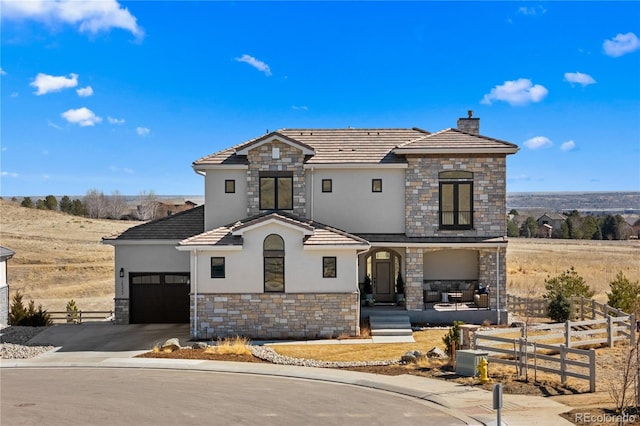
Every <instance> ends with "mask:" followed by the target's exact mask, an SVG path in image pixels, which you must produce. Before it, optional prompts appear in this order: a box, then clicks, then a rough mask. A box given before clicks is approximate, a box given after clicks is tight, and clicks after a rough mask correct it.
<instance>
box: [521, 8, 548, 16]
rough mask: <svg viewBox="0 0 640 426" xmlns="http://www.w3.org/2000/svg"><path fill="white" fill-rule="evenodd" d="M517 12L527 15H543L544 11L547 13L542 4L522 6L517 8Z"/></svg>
mask: <svg viewBox="0 0 640 426" xmlns="http://www.w3.org/2000/svg"><path fill="white" fill-rule="evenodd" d="M518 13H519V14H520V15H528V16H536V15H544V14H545V13H547V9H545V8H544V7H542V6H535V7H525V6H522V7H519V8H518Z"/></svg>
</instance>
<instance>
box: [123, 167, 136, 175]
mask: <svg viewBox="0 0 640 426" xmlns="http://www.w3.org/2000/svg"><path fill="white" fill-rule="evenodd" d="M122 171H123V172H125V173H127V174H130V175H131V174H133V169H130V168H128V167H125V168H124V169H122Z"/></svg>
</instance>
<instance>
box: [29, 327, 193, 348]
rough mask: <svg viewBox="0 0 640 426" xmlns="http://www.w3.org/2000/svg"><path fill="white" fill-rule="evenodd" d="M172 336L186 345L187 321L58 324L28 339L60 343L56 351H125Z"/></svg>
mask: <svg viewBox="0 0 640 426" xmlns="http://www.w3.org/2000/svg"><path fill="white" fill-rule="evenodd" d="M173 337H177V338H178V339H180V345H182V346H186V345H187V342H188V341H189V340H190V335H189V324H132V325H115V324H112V323H85V324H76V325H74V324H59V325H53V326H51V327H49V328H47V329H46V330H44V331H43V332H42V333H40V334H38V335H37V336H35V337H34V338H32V339H31V340H29V342H28V343H29V344H31V345H51V346H59V347H61V348H60V349H59V350H58V352H127V351H148V350H151V349H152V348H153V347H154V346H155V345H159V344H160V345H161V344H162V343H164V342H165V341H166V340H167V339H170V338H173Z"/></svg>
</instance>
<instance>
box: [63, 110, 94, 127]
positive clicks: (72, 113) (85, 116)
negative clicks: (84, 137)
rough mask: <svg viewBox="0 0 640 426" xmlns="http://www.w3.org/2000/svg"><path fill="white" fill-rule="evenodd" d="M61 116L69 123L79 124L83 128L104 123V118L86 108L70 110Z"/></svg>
mask: <svg viewBox="0 0 640 426" xmlns="http://www.w3.org/2000/svg"><path fill="white" fill-rule="evenodd" d="M60 115H61V116H62V118H64V119H65V120H67V121H68V122H69V123H72V124H77V125H79V126H81V127H86V126H94V125H96V124H97V123H100V122H101V121H102V118H100V117H98V116H97V115H95V114H94V113H93V111H91V110H90V109H88V108H85V107H82V108H78V109H70V110H68V111H65V112H63V113H62V114H60Z"/></svg>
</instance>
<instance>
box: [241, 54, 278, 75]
mask: <svg viewBox="0 0 640 426" xmlns="http://www.w3.org/2000/svg"><path fill="white" fill-rule="evenodd" d="M236 61H238V62H246V63H247V64H249V65H251V66H252V67H254V68H255V69H257V70H258V71H262V72H263V73H264V74H265V75H267V76H270V75H271V68H269V65H267V64H265V63H264V62H262V61H261V60H259V59H256V58H254V57H253V56H249V55H246V54H245V55H242V56H241V57H239V58H236Z"/></svg>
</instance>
